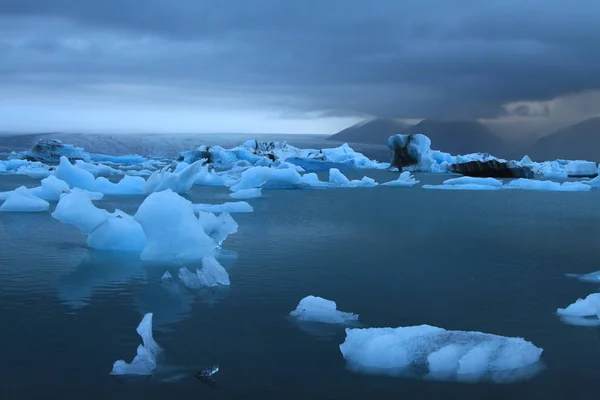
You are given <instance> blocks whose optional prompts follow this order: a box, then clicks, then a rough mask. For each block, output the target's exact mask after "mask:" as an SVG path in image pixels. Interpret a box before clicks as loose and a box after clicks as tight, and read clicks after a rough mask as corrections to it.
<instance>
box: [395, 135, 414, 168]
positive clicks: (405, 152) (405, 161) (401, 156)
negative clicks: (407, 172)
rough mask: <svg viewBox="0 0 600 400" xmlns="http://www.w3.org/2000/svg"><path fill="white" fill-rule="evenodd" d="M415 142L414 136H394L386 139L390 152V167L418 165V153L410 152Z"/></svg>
mask: <svg viewBox="0 0 600 400" xmlns="http://www.w3.org/2000/svg"><path fill="white" fill-rule="evenodd" d="M416 140H417V137H416V135H394V136H391V137H390V138H389V139H388V147H389V149H390V150H391V152H392V160H391V162H390V164H392V167H397V168H404V167H409V166H411V165H417V164H419V161H420V157H419V156H420V154H419V152H418V151H411V150H412V148H413V147H415V141H416Z"/></svg>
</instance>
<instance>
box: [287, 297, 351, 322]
mask: <svg viewBox="0 0 600 400" xmlns="http://www.w3.org/2000/svg"><path fill="white" fill-rule="evenodd" d="M290 316H292V317H293V318H296V319H297V320H299V321H310V322H322V323H327V324H345V323H348V322H356V321H358V315H357V314H352V313H348V312H343V311H338V310H337V305H336V304H335V302H334V301H331V300H327V299H324V298H322V297H315V296H307V297H305V298H303V299H302V300H300V303H298V306H297V307H296V309H295V310H294V311H292V312H291V313H290Z"/></svg>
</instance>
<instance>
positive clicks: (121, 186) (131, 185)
mask: <svg viewBox="0 0 600 400" xmlns="http://www.w3.org/2000/svg"><path fill="white" fill-rule="evenodd" d="M145 185H146V180H145V179H144V178H142V177H139V176H129V175H125V176H124V177H123V178H122V179H121V180H120V181H118V182H117V183H114V182H111V181H109V180H108V179H106V178H103V177H99V178H96V186H95V190H97V191H98V192H101V193H104V194H108V195H140V194H144V193H145Z"/></svg>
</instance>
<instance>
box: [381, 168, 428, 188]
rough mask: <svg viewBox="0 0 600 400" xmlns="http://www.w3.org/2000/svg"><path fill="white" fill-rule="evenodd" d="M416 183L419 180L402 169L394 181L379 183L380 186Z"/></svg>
mask: <svg viewBox="0 0 600 400" xmlns="http://www.w3.org/2000/svg"><path fill="white" fill-rule="evenodd" d="M417 183H419V181H418V180H416V179H415V177H414V176H413V175H412V174H411V173H410V172H409V171H404V172H402V173H401V174H400V176H399V177H398V179H396V180H395V181H389V182H384V183H382V184H381V186H389V187H413V186H414V185H416V184H417Z"/></svg>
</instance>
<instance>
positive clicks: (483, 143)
mask: <svg viewBox="0 0 600 400" xmlns="http://www.w3.org/2000/svg"><path fill="white" fill-rule="evenodd" d="M398 133H403V134H410V133H422V134H425V135H427V136H429V138H430V139H431V143H432V144H431V147H432V148H433V149H434V150H441V151H444V152H447V153H451V154H467V153H476V152H487V153H492V154H494V155H497V154H502V153H503V152H504V142H503V141H502V139H501V138H500V137H499V136H497V135H495V134H494V133H492V131H491V130H490V129H489V128H488V127H487V126H485V125H484V124H482V123H480V122H477V121H441V120H435V119H424V120H423V121H421V122H419V123H418V124H416V125H412V126H411V125H408V124H404V123H402V122H398V121H395V120H392V119H384V118H377V119H372V120H367V121H365V122H361V123H359V124H356V125H354V126H351V127H350V128H346V129H344V130H343V131H340V132H339V133H337V134H335V135H333V136H330V137H329V138H328V139H330V140H337V141H345V142H355V143H372V144H382V145H385V144H387V140H388V138H389V137H390V136H392V135H395V134H398Z"/></svg>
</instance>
